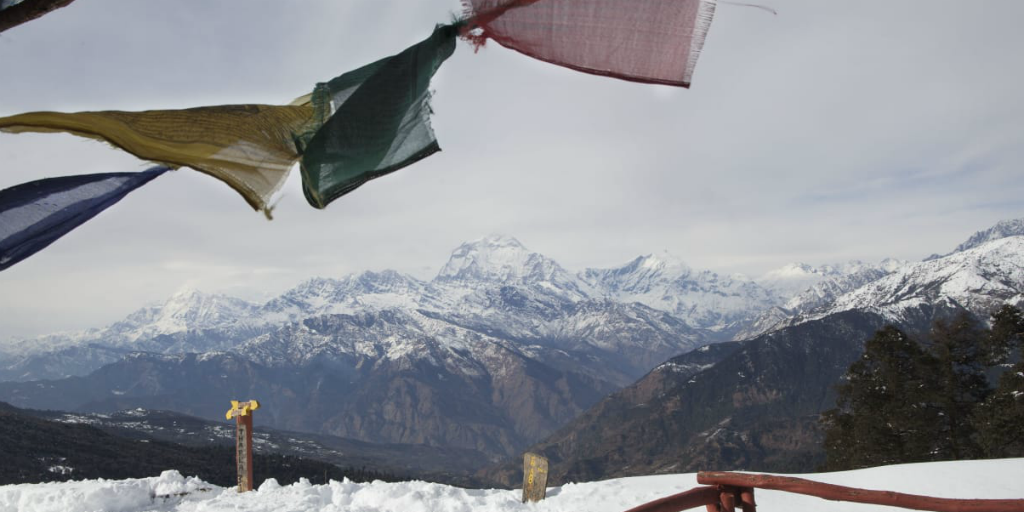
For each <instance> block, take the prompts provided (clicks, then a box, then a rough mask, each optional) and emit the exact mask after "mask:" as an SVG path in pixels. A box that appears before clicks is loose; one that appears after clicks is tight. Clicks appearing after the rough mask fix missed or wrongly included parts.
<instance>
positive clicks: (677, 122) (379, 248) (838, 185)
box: [0, 0, 1024, 339]
mask: <svg viewBox="0 0 1024 512" xmlns="http://www.w3.org/2000/svg"><path fill="white" fill-rule="evenodd" d="M638 1H639V0H638ZM764 3H765V4H766V5H770V6H772V7H774V8H775V9H776V10H777V11H778V15H777V16H772V15H771V14H769V13H766V12H765V11H763V10H759V9H752V8H747V7H739V6H734V5H725V4H723V5H719V6H718V10H717V12H716V14H715V19H714V22H713V24H712V26H711V30H710V33H709V35H708V39H707V42H706V44H705V47H704V51H703V54H702V55H701V58H700V60H699V62H698V64H697V69H696V72H695V74H694V79H693V87H692V88H691V89H690V90H683V89H674V88H669V87H664V86H651V85H641V84H636V83H630V82H625V81H619V80H615V79H610V78H601V77H596V76H591V75H586V74H582V73H576V72H573V71H570V70H566V69H562V68H559V67H556V66H552V65H549V64H544V63H542V62H539V61H534V60H531V59H529V58H527V57H524V56H522V55H520V54H517V53H515V52H511V51H508V50H506V49H504V48H501V47H500V46H498V45H496V44H494V43H491V44H489V45H488V46H487V47H486V48H485V49H483V50H482V51H480V52H479V53H476V54H474V52H473V51H472V48H471V47H469V46H468V45H466V44H465V43H461V42H460V43H459V47H458V49H457V50H456V53H455V55H454V56H453V57H452V58H451V59H450V60H448V61H447V62H446V63H445V64H444V66H442V68H441V70H440V71H439V72H438V74H437V76H436V77H435V79H434V81H433V84H432V87H433V89H434V90H435V91H436V94H435V97H434V102H433V106H434V110H435V112H436V115H435V116H434V118H433V126H434V130H435V132H436V134H437V137H438V140H439V142H440V144H441V147H442V149H443V151H442V152H441V153H438V154H436V155H434V156H431V157H430V158H428V159H426V160H424V161H422V162H420V163H417V164H415V165H413V166H411V167H408V168H406V169H404V170H402V171H400V172H398V173H395V174H393V175H390V176H388V177H385V178H382V179H380V180H376V181H373V182H371V183H369V184H368V185H366V186H364V187H362V188H360V189H359V190H357V191H356V192H354V193H352V194H350V195H349V196H346V197H344V198H342V199H340V200H338V201H337V202H335V203H333V204H331V205H330V206H329V207H328V208H327V209H326V210H323V211H318V210H314V209H312V208H310V207H308V206H307V205H306V204H305V200H304V199H303V197H302V192H301V189H300V183H299V180H298V175H297V173H293V176H292V178H291V180H290V181H289V183H288V184H286V185H285V187H284V195H283V197H282V199H281V200H280V203H279V204H278V207H277V209H276V210H275V220H274V221H272V222H268V221H266V220H265V219H264V217H263V215H262V214H260V213H256V212H254V211H252V210H251V209H250V208H249V207H248V206H247V205H246V204H245V202H244V201H243V200H242V199H241V198H240V197H239V196H238V195H237V194H236V193H235V192H234V191H232V190H230V189H229V188H228V187H227V186H225V185H223V184H221V183H220V182H218V181H216V180H214V179H212V178H210V177H208V176H205V175H202V174H200V173H197V172H194V171H190V170H187V169H183V170H180V171H178V172H174V173H169V174H167V175H164V176H163V177H160V178H158V179H157V180H156V181H154V182H152V183H151V184H150V185H147V186H146V187H143V188H142V189H140V190H139V191H137V192H135V193H133V194H131V195H130V196H128V197H127V198H126V199H125V200H123V201H122V202H121V203H119V204H117V205H116V206H115V207H113V208H111V209H110V210H107V211H106V212H104V213H103V214H101V215H100V216H98V217H97V218H96V219H94V220H93V221H91V222H89V223H87V224H86V225H84V226H82V227H81V228H79V229H77V230H76V231H74V232H72V233H71V234H70V235H68V236H66V237H64V238H63V239H61V240H60V241H58V242H57V243H55V244H54V245H52V246H51V247H49V248H47V249H45V250H43V251H42V252H41V253H39V254H37V255H35V256H33V257H31V258H29V259H27V260H25V261H23V262H21V263H19V264H17V265H15V266H13V267H11V268H10V269H8V270H6V271H3V272H0V339H5V338H8V337H10V336H28V335H34V334H40V333H46V332H52V331H56V330H66V329H78V328H85V327H93V326H102V325H106V324H108V323H110V322H112V321H116V320H118V319H120V318H121V317H123V316H124V315H126V314H127V313H129V312H131V311H132V310H134V309H136V308H137V307H138V306H139V305H141V304H142V303H145V302H149V301H154V300H162V299H164V298H166V297H167V296H169V295H170V294H172V293H173V292H174V291H175V290H176V289H178V288H180V287H182V286H183V285H191V286H194V287H196V288H199V289H201V290H205V291H217V292H224V293H229V294H235V295H238V296H242V297H246V298H256V297H259V296H261V295H267V294H272V293H279V292H281V291H283V290H285V289H287V288H288V287H290V286H293V285H295V284H297V283H299V282H300V281H302V280H303V279H306V278H308V277H311V276H315V275H319V276H334V277H340V276H342V275H344V274H347V273H350V272H357V271H361V270H382V269H386V268H394V269H397V270H400V271H405V272H410V273H413V274H415V275H417V276H419V277H429V276H431V275H432V274H433V273H435V272H436V271H437V270H438V269H439V268H440V267H441V265H443V264H444V262H445V261H446V260H447V258H448V255H449V253H450V251H451V250H452V249H453V248H454V247H456V246H457V245H459V244H460V243H462V242H464V241H467V240H472V239H475V238H479V237H481V236H484V235H487V234H490V233H503V234H508V235H512V236H515V237H516V238H518V239H519V240H520V241H522V242H523V243H524V244H525V245H526V246H527V247H529V248H530V249H532V250H535V251H538V252H541V253H543V254H546V255H548V256H550V257H552V258H554V259H556V260H557V261H559V262H560V263H561V264H562V265H563V266H565V267H567V268H568V269H570V270H578V269H581V268H584V267H610V266H615V265H619V264H622V263H624V262H626V261H628V260H630V259H632V258H634V257H636V256H638V255H640V254H647V253H652V252H660V251H663V250H667V251H668V252H670V253H672V254H674V255H675V256H677V257H679V258H681V259H682V260H684V261H686V262H687V263H688V264H690V265H691V266H692V267H695V268H698V269H712V270H715V271H719V272H724V273H733V272H742V273H745V274H747V275H751V276H757V275H759V274H761V273H763V272H766V271H768V270H771V269H773V268H776V267H779V266H781V265H784V264H786V263H790V262H796V261H800V262H806V263H811V264H823V263H830V262H837V261H845V260H849V259H860V260H864V261H869V262H874V261H878V260H880V259H882V258H884V257H896V258H903V259H910V260H918V259H921V258H923V257H925V256H927V255H929V254H931V253H934V252H946V251H949V250H951V249H952V248H953V247H954V246H956V245H957V244H958V243H960V242H961V241H963V240H964V239H965V238H966V237H967V236H969V235H970V234H971V233H973V232H974V231H977V230H980V229H984V228H987V227H989V226H990V225H992V224H994V223H995V222H996V221H998V220H1001V219H1008V218H1017V217H1021V216H1024V179H1022V177H1021V171H1022V170H1024V143H1022V139H1024V98H1022V92H1021V91H1022V89H1021V87H1022V86H1021V84H1022V83H1024V57H1022V51H1024V31H1022V30H1020V20H1021V19H1024V2H1022V1H1019V0H985V1H981V0H956V1H944V0H899V1H893V0H887V1H880V0H879V1H867V0H857V1H849V0H843V1H833V0H805V1H790V0H765V2H764ZM460 9H461V8H460V5H459V3H458V1H457V0H293V1H289V2H281V1H279V0H275V1H270V0H245V1H242V0H234V1H226V0H223V1H209V0H146V1H139V0H77V1H76V2H75V3H73V4H72V5H71V6H70V7H67V8H64V9H61V10H59V11H56V12H54V13H52V14H49V15H47V16H45V17H43V18H41V19H39V20H36V21H33V22H30V23H28V24H25V25H22V26H20V27H18V28H15V29H12V30H9V31H7V32H4V33H3V34H0V66H2V67H0V70H2V71H0V115H11V114H16V113H20V112H25V111H33V110H61V111H79V110H107V109H118V110H144V109H155V108H187V107H193V106H201V105H216V104H226V103H227V104H230V103H271V104H282V103H287V102H289V101H290V100H292V99H293V98H295V97H297V96H300V95H302V94H305V93H307V92H309V91H310V90H311V89H312V87H313V85H314V84H315V83H316V82H318V81H324V80H327V79H330V78H332V77H334V76H336V75H338V74H341V73H342V72H345V71H347V70H350V69H352V68H355V67H357V66H360V65H362V64H364V63H367V62H369V61H372V60H376V59H378V58H381V57H384V56H387V55H391V54H393V53H396V52H398V51H400V50H402V49H404V48H405V47H406V46H408V45H410V44H413V43H415V42H417V41H419V40H421V39H422V38H424V37H425V36H427V35H428V34H429V33H430V31H431V29H432V27H433V25H434V24H435V23H437V22H445V21H447V20H449V19H450V17H451V15H452V13H453V12H458V11H460ZM147 165H148V164H147V163H145V162H141V161H139V160H137V159H136V158H134V157H133V156H131V155H128V154H126V153H123V152H119V151H117V150H114V149H111V148H110V147H108V146H105V145H103V144H100V143H97V142H94V141H88V140H84V139H79V138H75V137H72V136H70V135H64V134H50V135H36V134H23V135H13V134H2V133H0V188H6V187H9V186H13V185H16V184H18V183H22V182H25V181H30V180H34V179H39V178H43V177H49V176H60V175H69V174H85V173H99V172H122V171H131V170H141V169H144V168H146V167H147Z"/></svg>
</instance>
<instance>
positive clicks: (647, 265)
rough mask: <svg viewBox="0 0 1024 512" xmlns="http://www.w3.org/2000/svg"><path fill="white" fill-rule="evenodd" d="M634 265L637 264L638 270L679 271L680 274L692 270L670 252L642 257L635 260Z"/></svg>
mask: <svg viewBox="0 0 1024 512" xmlns="http://www.w3.org/2000/svg"><path fill="white" fill-rule="evenodd" d="M634 263H635V264H636V268H643V269H647V270H652V271H654V270H660V271H679V273H685V272H686V271H688V270H690V267H689V265H687V264H686V263H685V262H683V260H682V259H680V258H679V257H677V256H675V255H674V254H671V253H669V252H668V251H661V252H660V253H652V254H648V255H646V256H640V257H639V258H637V259H636V260H634Z"/></svg>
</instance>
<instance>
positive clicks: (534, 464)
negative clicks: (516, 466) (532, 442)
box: [523, 453, 548, 503]
mask: <svg viewBox="0 0 1024 512" xmlns="http://www.w3.org/2000/svg"><path fill="white" fill-rule="evenodd" d="M547 486H548V459H545V458H544V457H542V456H540V455H537V454H536V453H527V454H526V455H523V503H526V502H527V501H540V500H542V499H544V495H545V493H547V490H548V488H547Z"/></svg>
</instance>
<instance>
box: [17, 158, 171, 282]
mask: <svg viewBox="0 0 1024 512" xmlns="http://www.w3.org/2000/svg"><path fill="white" fill-rule="evenodd" d="M168 170H170V169H169V168H167V167H163V166H160V167H153V168H151V169H148V170H146V171H143V172H125V173H108V174H87V175H84V176H64V177H60V178H47V179H42V180H38V181H30V182H28V183H22V184H21V185H16V186H14V187H11V188H8V189H4V190H0V270H4V269H6V268H7V267H10V266H11V265H14V264H15V263H18V262H19V261H21V260H23V259H25V258H27V257H29V256H31V255H33V254H35V253H37V252H39V251H40V250H42V249H43V248H45V247H46V246H48V245H50V244H52V243H53V242H55V241H56V240H57V239H58V238H60V237H62V236H64V235H65V234H67V233H68V232H70V231H71V230H73V229H75V228H77V227H78V226H80V225H82V224H83V223H85V222H86V221H88V220H89V219H91V218H93V217H95V216H96V215H97V214H98V213H100V212H101V211H103V210H105V209H107V208H109V207H110V206H112V205H113V204H114V203H116V202H118V201H120V200H121V199H122V198H124V196H126V195H128V193H130V192H131V191H133V190H135V189H137V188H139V187H141V186H143V185H145V184H146V183H149V182H150V180H152V179H154V178H156V177H157V176H159V175H161V174H163V173H164V172H166V171H168Z"/></svg>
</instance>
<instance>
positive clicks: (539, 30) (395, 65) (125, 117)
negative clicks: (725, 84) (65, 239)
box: [0, 0, 717, 270]
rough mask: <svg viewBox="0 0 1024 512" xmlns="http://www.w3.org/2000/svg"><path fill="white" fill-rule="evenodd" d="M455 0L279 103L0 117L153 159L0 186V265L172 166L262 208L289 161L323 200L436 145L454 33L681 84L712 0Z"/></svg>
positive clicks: (570, 64) (597, 69)
mask: <svg viewBox="0 0 1024 512" xmlns="http://www.w3.org/2000/svg"><path fill="white" fill-rule="evenodd" d="M462 1H463V7H464V8H465V11H466V16H465V17H464V18H463V19H460V20H458V21H456V22H454V23H452V24H449V25H440V26H437V27H435V28H434V31H433V33H432V34H431V35H430V36H429V37H427V38H426V39H424V40H423V41H421V42H419V43H417V44H415V45H413V46H411V47H409V48H407V49H405V50H404V51H402V52H400V53H398V54H395V55H392V56H390V57H386V58H383V59H380V60H378V61H376V62H373V63H370V64H367V65H365V66H363V67H360V68H358V69H355V70H352V71H349V72H347V73H345V74H342V75H340V76H338V77H336V78H334V79H333V80H330V81H328V82H325V83H320V84H317V85H316V86H315V87H314V88H313V92H312V93H310V94H307V95H306V96H303V97H300V98H298V99H296V100H295V101H293V102H292V103H291V104H290V105H219V106H211V107H198V108H190V109H182V110H148V111H143V112H122V111H99V112H78V113H61V112H31V113H27V114H20V115H14V116H9V117H2V118H0V131H6V132H14V133H19V132H67V133H71V134H74V135H78V136H82V137H89V138H93V139H98V140H101V141H105V142H107V143H109V144H111V145H113V146H115V147H118V148H120V149H123V150H125V151H127V152H129V153H131V154H133V155H135V156H137V157H139V158H141V159H143V160H148V161H152V162H156V163H159V164H161V166H160V167H155V168H153V169H150V170H148V171H145V172H143V173H134V174H133V173H128V174H101V175H90V176H69V177H64V178H51V179H48V180H40V181H35V182H31V183H26V184H24V185H19V186H17V187H13V188H10V189H7V190H4V191H0V270H3V269H4V268H6V267H7V266H10V265H13V264H14V263H16V262H18V261H20V260H21V259H24V258H25V257H27V256H29V255H31V254H33V253H34V252H36V251H38V250H40V249H42V248H44V247H46V246H47V245H49V244H50V243H52V242H53V241H54V240H56V239H57V238H59V237H60V236H62V235H64V234H65V233H67V232H68V231H70V230H72V229H74V228H75V227H76V226H78V225H80V224H81V223H83V222H85V221H87V220H88V219H90V218H91V217H93V216H94V215H96V214H97V213H98V212H99V211H101V210H103V209H104V208H107V207H108V206H110V205H111V204H114V203H116V202H117V201H119V200H120V199H121V198H122V197H124V195H126V194H127V193H129V192H131V191H132V190H134V189H135V188H137V187H139V186H141V185H142V184H144V183H147V182H148V181H149V180H152V179H153V178H155V177H156V176H158V175H159V174H160V173H163V172H165V171H167V170H168V169H171V168H178V167H191V168H193V169H196V170H198V171H201V172H204V173H206V174H209V175H211V176H213V177H214V178H217V179H219V180H221V181H223V182H224V183H226V184H227V185H229V186H230V187H231V188H233V189H234V190H235V191H237V192H238V193H239V194H241V195H242V197H243V198H245V201H246V202H247V203H248V204H249V205H250V206H252V207H253V208H254V209H256V210H262V211H263V212H264V213H265V214H266V215H267V217H268V218H269V217H270V209H271V207H270V200H271V197H272V196H273V194H274V193H275V192H277V190H278V189H280V187H281V185H282V184H283V183H284V181H285V179H286V178H287V176H288V172H289V171H290V170H291V168H292V167H293V166H294V164H295V163H296V162H300V169H301V173H302V188H303V194H304V195H305V197H306V201H307V202H308V203H309V204H310V205H312V206H313V207H315V208H324V207H326V206H327V205H328V204H330V203H331V202H332V201H334V200H335V199H337V198H339V197H341V196H343V195H345V194H347V193H349V192H351V191H352V190H355V189H356V188H358V187H360V186H361V185H363V184H364V183H366V182H367V181H370V180H372V179H375V178H378V177H381V176H384V175H386V174H389V173H392V172H395V171H397V170H399V169H402V168H404V167H406V166H408V165H410V164H413V163H415V162H417V161H419V160H422V159H423V158H426V157H428V156H430V155H432V154H434V153H436V152H438V151H440V150H441V148H440V146H439V145H438V142H437V139H436V137H435V136H434V132H433V129H432V128H431V126H430V115H431V114H432V111H431V109H430V96H431V95H430V90H429V88H430V81H431V79H432V78H433V76H434V74H435V73H436V72H437V70H438V68H439V67H440V66H441V64H442V63H444V61H445V60H447V59H448V58H449V57H450V56H451V55H452V54H453V53H454V51H455V43H456V38H458V37H462V38H464V39H468V40H469V41H471V42H473V43H474V44H475V45H476V46H477V48H479V47H480V46H482V45H483V44H484V43H485V42H486V40H488V39H493V40H494V41H497V42H498V43H499V44H501V45H502V46H505V47H508V48H511V49H513V50H516V51H518V52H521V53H523V54H525V55H527V56H530V57H534V58H536V59H540V60H543V61H546V62H550V63H553V64H557V65H559V66H564V67H567V68H570V69H574V70H578V71H582V72H586V73H592V74H596V75H602V76H609V77H615V78H621V79H624V80H631V81H636V82H643V83H652V84H664V85H672V86H679V87H689V86H690V80H691V78H692V75H693V71H694V67H695V66H696V63H697V58H698V56H699V54H700V51H701V48H702V47H703V45H704V38H705V36H706V35H707V31H708V28H709V26H710V24H711V19H712V17H713V15H714V11H715V5H716V1H717V0H462ZM0 2H3V3H2V4H0V5H3V6H8V5H12V4H11V1H10V0H0ZM33 197H35V198H36V199H31V198H33Z"/></svg>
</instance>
